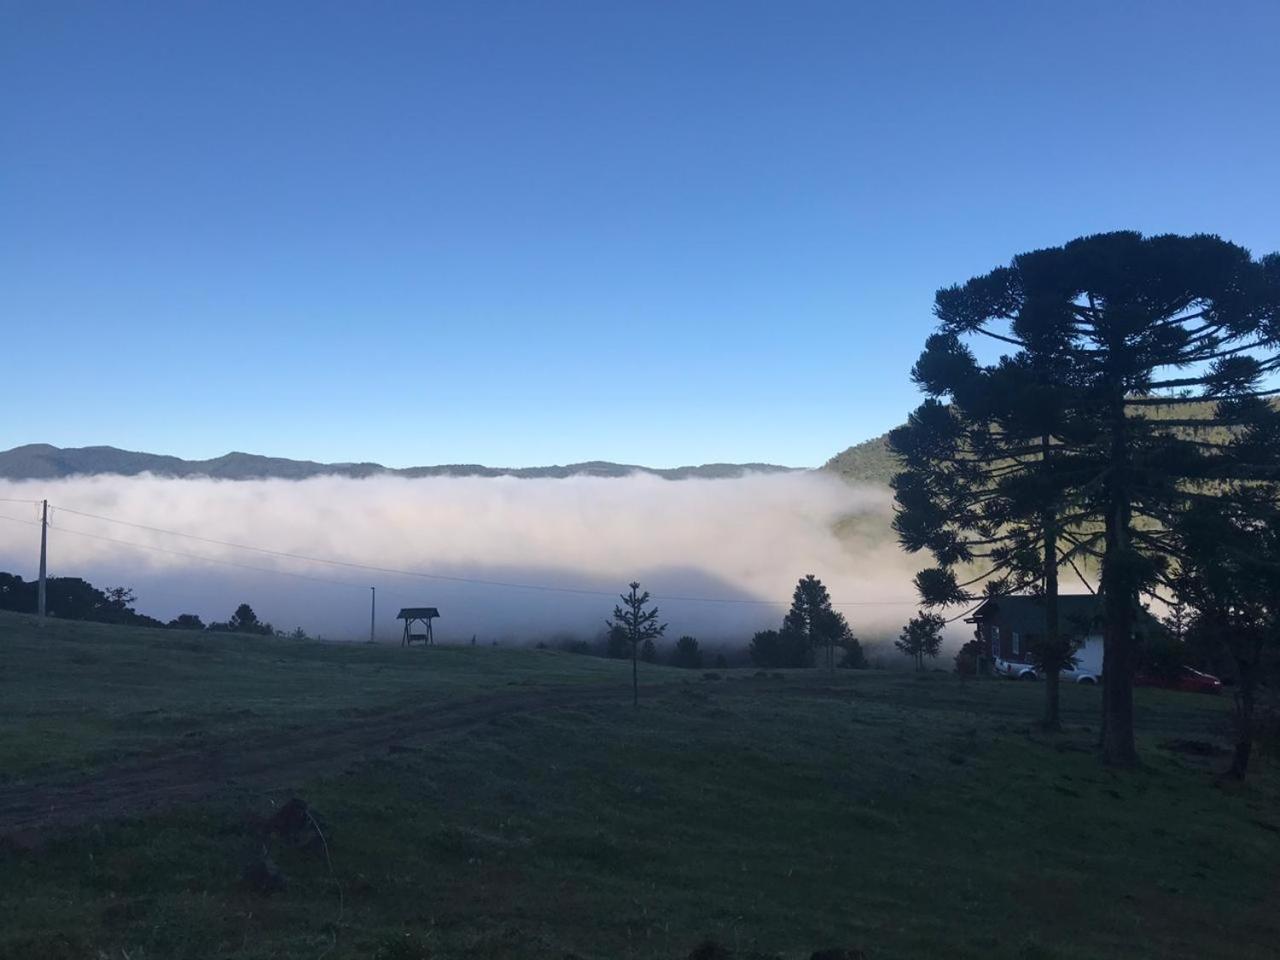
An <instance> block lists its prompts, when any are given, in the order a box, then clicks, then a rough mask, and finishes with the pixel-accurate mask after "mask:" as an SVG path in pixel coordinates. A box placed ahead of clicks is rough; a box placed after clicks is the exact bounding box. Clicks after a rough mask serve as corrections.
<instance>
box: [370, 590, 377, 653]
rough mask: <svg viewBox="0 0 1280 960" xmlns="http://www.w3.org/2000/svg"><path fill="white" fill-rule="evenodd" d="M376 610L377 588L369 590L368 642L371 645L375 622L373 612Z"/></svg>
mask: <svg viewBox="0 0 1280 960" xmlns="http://www.w3.org/2000/svg"><path fill="white" fill-rule="evenodd" d="M377 609H378V588H377V587H370V588H369V642H370V643H373V642H374V641H373V625H374V622H375V616H374V614H375V612H376V611H377Z"/></svg>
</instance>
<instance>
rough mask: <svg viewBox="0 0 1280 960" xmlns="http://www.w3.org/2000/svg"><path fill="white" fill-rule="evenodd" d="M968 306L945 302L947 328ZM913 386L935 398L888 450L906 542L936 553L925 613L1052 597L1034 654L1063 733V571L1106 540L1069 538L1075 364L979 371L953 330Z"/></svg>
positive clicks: (1048, 717)
mask: <svg viewBox="0 0 1280 960" xmlns="http://www.w3.org/2000/svg"><path fill="white" fill-rule="evenodd" d="M968 301H969V295H968V294H967V293H965V292H964V291H956V290H944V291H942V292H940V293H939V294H938V300H937V304H936V311H937V313H938V316H939V317H940V318H941V319H942V320H943V323H944V326H945V324H946V323H947V322H948V318H949V317H950V316H953V315H955V314H957V313H961V314H963V312H964V309H965V307H966V305H967V303H968ZM912 379H913V380H914V381H915V382H916V383H917V384H918V385H919V386H920V387H921V389H922V390H924V392H925V393H927V394H928V395H929V399H927V400H926V401H925V402H924V403H923V404H922V405H921V406H920V407H919V408H918V409H917V410H916V411H915V412H914V413H912V414H911V416H910V417H909V418H908V421H907V423H906V425H904V426H902V427H899V428H898V429H896V430H894V431H892V432H891V433H890V435H889V446H890V449H891V450H893V452H894V453H895V454H896V455H897V457H898V460H899V462H900V463H901V464H902V466H903V469H902V471H901V472H900V473H898V474H897V475H896V476H895V477H894V478H893V487H894V491H895V495H896V499H897V503H898V513H897V515H896V516H895V518H894V529H895V530H896V532H897V533H898V538H899V542H900V543H901V544H902V545H903V547H904V548H905V549H907V550H908V551H911V552H915V551H919V550H926V549H927V550H928V551H930V552H931V553H932V554H933V557H934V560H935V562H936V564H937V566H935V567H933V568H930V569H926V570H923V571H921V572H920V574H918V575H917V577H916V588H917V590H918V591H919V593H920V598H921V602H922V603H923V604H924V606H925V607H926V608H934V607H946V606H954V605H957V604H966V603H972V602H974V601H975V600H977V599H978V598H979V597H982V596H1000V595H1004V594H1009V593H1014V592H1019V591H1024V590H1031V591H1034V592H1035V593H1037V594H1039V595H1041V596H1042V597H1043V598H1044V605H1045V614H1046V616H1045V626H1044V630H1043V632H1042V633H1040V634H1037V635H1036V640H1035V643H1034V645H1033V646H1032V648H1031V650H1032V653H1033V656H1034V657H1035V659H1036V661H1037V663H1038V665H1039V666H1040V667H1041V669H1042V670H1043V672H1044V675H1045V678H1046V681H1047V682H1046V685H1045V689H1046V696H1045V713H1044V720H1043V724H1044V726H1046V727H1048V728H1051V729H1056V728H1058V727H1059V726H1060V721H1059V710H1058V675H1059V671H1060V670H1061V669H1063V668H1064V667H1066V666H1067V665H1068V664H1069V663H1070V660H1071V652H1072V651H1071V645H1070V643H1069V642H1068V640H1067V639H1066V638H1064V637H1063V636H1062V635H1061V633H1060V631H1059V625H1058V602H1057V598H1058V568H1059V567H1060V566H1061V565H1062V564H1063V563H1073V562H1074V560H1075V557H1076V556H1077V555H1079V554H1082V553H1085V552H1087V551H1088V550H1089V549H1090V548H1091V546H1092V545H1093V542H1094V539H1095V538H1091V537H1087V536H1080V537H1073V536H1072V533H1071V530H1070V529H1069V527H1070V525H1071V524H1073V523H1078V522H1079V521H1080V520H1081V519H1082V516H1081V514H1080V512H1079V511H1078V509H1077V508H1075V507H1073V506H1072V505H1071V503H1070V501H1069V496H1068V494H1069V492H1070V489H1071V484H1072V482H1073V479H1072V478H1073V475H1074V472H1075V470H1076V467H1075V464H1074V463H1073V462H1072V459H1071V456H1070V455H1071V453H1072V452H1073V451H1074V450H1075V449H1076V447H1077V444H1078V442H1079V435H1080V433H1081V430H1082V429H1083V425H1082V424H1080V423H1079V422H1078V418H1075V417H1073V415H1072V409H1071V403H1070V401H1071V398H1072V393H1071V390H1072V374H1071V370H1070V368H1069V365H1068V364H1067V363H1066V362H1065V361H1063V360H1061V359H1060V358H1053V357H1048V358H1031V357H1029V356H1027V355H1025V353H1024V354H1021V355H1018V356H1016V357H1012V358H1010V357H1006V358H1004V359H1003V360H1001V361H1000V362H999V363H998V364H995V365H992V366H989V367H980V366H979V365H978V363H977V361H976V360H975V358H974V356H973V353H972V352H971V351H970V350H969V348H968V347H967V346H966V345H965V344H963V343H962V342H961V341H960V339H959V337H958V336H957V335H956V334H955V333H954V332H950V331H948V332H944V333H939V334H935V335H934V336H931V337H930V338H929V340H928V342H927V344H926V346H925V350H924V353H922V354H921V356H920V359H919V360H918V361H917V363H916V365H915V367H914V368H913V369H912ZM958 571H962V572H963V579H961V576H960V574H959V573H958Z"/></svg>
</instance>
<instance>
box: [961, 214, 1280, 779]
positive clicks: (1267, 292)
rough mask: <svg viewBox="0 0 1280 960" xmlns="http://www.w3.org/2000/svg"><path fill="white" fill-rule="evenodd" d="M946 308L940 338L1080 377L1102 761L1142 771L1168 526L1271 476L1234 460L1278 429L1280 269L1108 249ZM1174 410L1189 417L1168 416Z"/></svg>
mask: <svg viewBox="0 0 1280 960" xmlns="http://www.w3.org/2000/svg"><path fill="white" fill-rule="evenodd" d="M937 307H938V309H937V312H938V316H939V319H940V320H941V321H942V333H943V334H950V335H960V334H977V335H983V336H987V337H990V338H993V339H994V340H995V341H997V342H999V343H1002V344H1007V345H1010V346H1013V347H1016V348H1018V349H1019V350H1020V351H1023V353H1024V354H1025V355H1026V356H1028V357H1031V358H1033V359H1038V360H1040V361H1042V362H1048V363H1051V364H1056V363H1058V362H1065V363H1067V364H1069V365H1070V369H1071V371H1072V377H1073V392H1074V394H1075V396H1074V399H1073V401H1072V404H1071V406H1072V413H1073V418H1074V425H1075V426H1076V427H1078V428H1079V429H1080V432H1079V433H1078V434H1077V435H1076V437H1075V438H1074V447H1073V449H1072V450H1071V451H1070V452H1069V455H1070V458H1071V469H1072V472H1073V482H1072V489H1073V491H1075V492H1076V493H1078V494H1079V497H1080V501H1079V507H1080V510H1081V511H1082V512H1083V513H1085V514H1087V516H1088V518H1089V520H1090V521H1091V522H1093V523H1094V524H1096V525H1097V527H1098V528H1100V531H1101V536H1100V537H1097V541H1098V543H1099V545H1100V550H1099V552H1100V554H1101V558H1100V559H1101V567H1102V570H1101V578H1100V593H1101V595H1102V598H1103V610H1104V626H1103V638H1104V653H1103V674H1104V677H1105V680H1104V684H1103V718H1102V738H1101V748H1102V755H1103V759H1104V760H1105V761H1106V762H1107V763H1109V764H1113V765H1119V766H1131V765H1133V764H1135V763H1136V762H1137V750H1136V746H1135V742H1134V725H1133V676H1134V672H1135V669H1136V666H1137V658H1138V651H1139V638H1138V637H1137V636H1136V627H1137V623H1138V613H1139V610H1140V606H1139V598H1140V595H1141V594H1143V593H1144V592H1146V593H1150V592H1153V591H1154V590H1156V589H1157V587H1159V586H1160V585H1165V586H1168V585H1169V583H1170V579H1169V576H1170V572H1171V565H1172V563H1173V561H1174V560H1175V556H1174V553H1175V543H1174V540H1175V538H1174V536H1173V534H1172V532H1171V528H1172V525H1173V524H1175V523H1176V521H1177V518H1178V516H1179V515H1180V513H1181V511H1182V510H1183V509H1184V508H1185V506H1186V503H1187V502H1188V501H1189V500H1195V499H1197V498H1211V499H1213V498H1216V494H1215V493H1214V492H1212V490H1211V485H1212V484H1214V483H1221V482H1225V481H1229V480H1232V479H1245V478H1247V477H1254V478H1257V479H1264V478H1267V479H1269V478H1270V476H1271V471H1272V469H1273V468H1272V467H1271V465H1270V464H1271V463H1272V461H1273V458H1274V456H1275V452H1276V451H1275V449H1274V446H1266V445H1259V446H1257V447H1256V448H1255V449H1254V450H1253V451H1252V453H1253V455H1254V457H1255V459H1254V460H1253V461H1252V462H1248V461H1246V460H1245V459H1244V458H1242V457H1241V456H1239V454H1241V453H1242V452H1243V451H1242V450H1240V449H1235V450H1229V449H1228V448H1229V446H1230V445H1231V443H1232V441H1233V438H1234V437H1236V436H1237V435H1239V434H1241V433H1242V432H1244V433H1248V432H1249V431H1250V430H1251V429H1252V428H1253V427H1254V426H1255V425H1257V424H1259V423H1260V422H1261V421H1263V420H1265V419H1266V418H1267V417H1268V416H1270V415H1272V414H1273V411H1271V408H1270V405H1269V404H1267V403H1265V402H1263V401H1262V398H1263V397H1264V396H1266V395H1268V394H1272V393H1275V392H1277V391H1275V390H1274V389H1264V384H1265V381H1266V378H1267V377H1268V375H1270V374H1272V373H1274V372H1275V371H1277V370H1278V369H1280V356H1278V355H1277V353H1276V344H1277V342H1280V256H1276V255H1271V256H1269V257H1266V258H1264V259H1262V260H1254V259H1253V258H1252V257H1251V256H1250V254H1249V252H1248V251H1246V250H1244V249H1242V248H1241V247H1237V246H1235V245H1233V244H1230V243H1227V242H1225V241H1223V240H1221V239H1219V238H1217V237H1212V236H1192V237H1178V236H1157V237H1149V238H1146V237H1143V236H1142V235H1141V234H1139V233H1135V232H1119V233H1111V234H1100V235H1097V236H1092V237H1085V238H1082V239H1079V240H1075V241H1072V242H1071V243H1068V244H1066V245H1065V246H1063V247H1058V248H1051V249H1046V250H1039V251H1036V252H1033V253H1028V254H1023V255H1021V256H1019V257H1016V258H1015V259H1014V261H1013V263H1012V265H1011V266H1009V267H1005V268H1001V269H998V270H995V271H993V272H992V273H990V274H988V275H987V276H984V277H978V278H975V279H973V280H970V281H969V282H968V283H967V284H965V285H964V286H963V287H956V288H952V289H951V290H946V291H942V292H940V293H939V294H938V298H937ZM1206 401H1207V403H1206ZM1192 404H1199V405H1200V407H1199V408H1196V407H1192V406H1190V405H1192ZM1206 408H1207V411H1208V412H1207V415H1205V416H1199V415H1192V414H1194V413H1196V412H1197V409H1199V411H1200V412H1203V411H1204V410H1205V409H1206ZM1170 409H1173V410H1177V409H1183V410H1187V411H1189V412H1188V413H1187V414H1185V415H1182V416H1179V415H1177V414H1176V413H1175V415H1174V416H1172V417H1167V416H1166V417H1161V416H1159V415H1158V414H1159V413H1160V412H1161V411H1162V410H1170ZM1264 432H1265V431H1264ZM1090 536H1091V537H1094V536H1096V534H1090ZM1090 549H1093V548H1090Z"/></svg>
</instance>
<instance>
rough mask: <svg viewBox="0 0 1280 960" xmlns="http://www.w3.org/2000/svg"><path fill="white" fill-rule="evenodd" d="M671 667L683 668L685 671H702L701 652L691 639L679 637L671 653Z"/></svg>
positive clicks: (695, 642) (696, 643) (695, 641)
mask: <svg viewBox="0 0 1280 960" xmlns="http://www.w3.org/2000/svg"><path fill="white" fill-rule="evenodd" d="M671 666H673V667H684V668H685V669H687V670H701V669H702V650H701V649H699V647H698V641H697V640H696V639H694V638H693V637H688V636H686V637H681V638H680V639H679V640H677V641H676V645H675V649H673V650H672V651H671Z"/></svg>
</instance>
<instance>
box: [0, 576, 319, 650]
mask: <svg viewBox="0 0 1280 960" xmlns="http://www.w3.org/2000/svg"><path fill="white" fill-rule="evenodd" d="M37 589H38V584H37V582H36V581H35V580H23V578H22V577H20V576H18V575H16V574H12V573H4V572H0V610H8V611H11V612H13V613H26V614H32V615H34V614H35V613H36V612H37V611H36V604H37ZM137 599H138V598H137V595H136V594H135V593H134V591H133V589H132V588H130V587H106V588H98V587H95V586H94V585H93V584H91V583H90V582H89V581H88V580H85V579H83V578H81V577H49V578H48V579H47V580H46V581H45V609H46V611H47V612H48V614H49V615H50V616H53V617H58V618H60V619H63V620H89V621H92V622H95V623H114V624H120V625H124V626H132V627H157V628H167V629H172V630H208V631H210V632H214V633H249V634H257V635H259V636H279V637H289V638H292V639H295V640H306V639H310V638H309V637H308V635H307V632H306V631H305V630H303V629H302V628H301V627H297V628H295V629H294V630H293V631H292V632H290V633H285V632H283V631H279V630H276V628H275V627H273V626H272V625H271V624H270V623H267V622H265V621H263V620H260V619H259V618H258V615H257V614H256V613H255V612H254V610H253V607H251V606H249V604H247V603H242V604H240V605H239V606H238V607H236V609H235V611H234V612H233V613H232V614H231V616H229V617H228V618H227V619H226V620H215V621H212V622H210V623H208V624H206V623H205V622H204V620H203V619H201V617H200V616H199V615H198V614H194V613H183V614H179V615H178V616H176V617H174V618H173V619H172V620H170V621H168V622H167V623H166V622H165V621H163V620H158V619H156V618H155V617H151V616H148V615H147V614H145V613H139V612H138V611H137V610H136V609H135V608H134V604H135V603H136V602H137Z"/></svg>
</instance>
